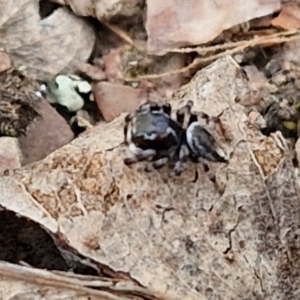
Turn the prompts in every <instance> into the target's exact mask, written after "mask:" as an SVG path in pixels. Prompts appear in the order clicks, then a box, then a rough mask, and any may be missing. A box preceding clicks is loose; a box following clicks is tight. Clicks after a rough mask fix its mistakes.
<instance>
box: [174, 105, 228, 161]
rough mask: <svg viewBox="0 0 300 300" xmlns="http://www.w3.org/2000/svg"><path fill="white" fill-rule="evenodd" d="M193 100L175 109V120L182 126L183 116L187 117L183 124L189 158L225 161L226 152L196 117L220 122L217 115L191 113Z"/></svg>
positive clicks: (193, 159)
mask: <svg viewBox="0 0 300 300" xmlns="http://www.w3.org/2000/svg"><path fill="white" fill-rule="evenodd" d="M193 105H194V103H193V101H188V102H187V104H186V105H185V106H183V107H182V108H181V109H179V110H178V111H177V114H176V117H177V121H178V123H179V124H180V125H181V126H184V122H185V118H186V117H188V121H187V124H186V125H185V127H186V130H185V142H186V145H187V147H188V150H189V158H190V159H191V160H192V161H193V162H199V161H201V160H203V159H204V160H208V161H213V162H227V158H226V154H225V152H224V151H223V150H222V148H221V147H220V146H219V145H218V143H217V141H216V140H215V139H214V137H213V136H212V135H211V134H210V133H209V132H208V131H207V130H206V129H205V128H204V127H203V126H202V125H201V124H200V122H199V121H198V118H202V119H204V120H205V121H206V123H208V122H209V121H213V122H214V123H220V120H219V117H210V116H208V115H207V114H205V113H203V112H200V113H197V114H196V113H193V112H192V111H191V110H192V107H193Z"/></svg>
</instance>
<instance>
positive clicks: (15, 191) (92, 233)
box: [0, 57, 300, 300]
mask: <svg viewBox="0 0 300 300" xmlns="http://www.w3.org/2000/svg"><path fill="white" fill-rule="evenodd" d="M246 93H249V89H248V82H247V81H246V79H245V78H244V77H243V76H242V75H241V72H240V71H239V68H238V66H237V65H236V64H235V63H234V61H233V59H232V58H230V57H224V58H222V59H219V60H218V61H216V62H214V63H213V64H211V65H209V66H208V67H206V68H205V69H202V70H201V71H199V72H198V73H197V74H196V75H195V77H194V78H193V80H192V81H191V82H190V83H189V84H188V85H186V86H184V87H182V88H181V89H180V90H179V91H177V92H176V94H175V95H174V98H173V99H172V100H171V101H170V103H171V104H172V105H173V106H174V108H178V107H180V106H181V105H182V104H184V103H186V101H188V100H193V101H194V102H195V111H204V112H206V113H208V114H210V115H219V114H220V113H221V112H222V111H223V114H222V116H221V122H222V124H223V127H224V129H225V130H226V132H227V133H228V134H230V136H231V142H230V144H228V143H225V142H224V141H223V139H222V138H221V137H220V136H218V139H219V141H220V143H222V145H223V147H224V149H225V150H226V152H227V153H228V154H230V156H231V158H230V162H229V164H228V166H226V165H220V164H213V163H211V164H209V166H210V168H211V169H212V170H213V171H215V173H216V180H217V185H218V186H219V187H220V188H221V190H220V189H216V186H215V185H214V184H213V183H212V182H211V181H210V180H209V179H208V177H207V175H206V174H205V173H203V171H201V166H200V165H194V164H189V166H188V169H187V170H186V172H185V173H184V174H183V175H182V176H181V177H180V178H177V177H173V176H171V174H170V172H171V171H170V170H169V169H168V168H164V169H161V170H159V171H155V172H153V173H150V174H149V173H145V172H143V168H144V165H143V164H142V163H141V164H136V165H134V166H132V167H131V168H128V167H126V166H124V164H123V159H124V158H125V157H127V155H128V149H127V148H125V146H124V145H123V118H124V116H123V115H122V116H120V117H119V118H116V119H115V120H114V121H112V122H110V123H107V124H100V125H99V126H97V127H95V128H93V129H91V130H89V131H88V132H87V133H86V134H84V135H82V136H81V137H79V138H77V139H76V140H75V141H73V142H72V143H71V144H70V145H67V146H65V147H63V148H61V149H59V150H58V151H56V152H55V153H52V154H51V155H49V156H48V157H47V158H46V159H44V160H43V161H41V162H39V163H36V164H33V165H29V166H27V167H25V168H23V169H21V170H19V171H15V172H14V173H11V175H10V176H7V177H0V190H1V193H0V206H1V207H3V208H4V209H7V210H9V211H14V212H16V213H18V214H19V215H22V216H25V217H27V218H29V219H31V220H34V221H35V222H38V223H40V224H41V225H43V228H46V229H47V230H48V231H49V232H51V233H52V234H53V237H54V238H55V239H57V240H59V239H62V240H64V241H67V243H68V245H69V247H71V248H74V249H76V251H78V253H79V254H81V255H83V256H84V257H86V258H89V259H90V260H91V261H92V262H93V263H94V264H97V265H98V266H99V268H103V267H105V268H107V269H109V270H111V272H116V273H118V272H120V273H121V274H123V275H124V276H126V277H127V278H128V280H129V281H130V278H132V281H133V282H135V283H139V284H140V285H142V286H144V287H145V288H146V289H148V292H149V294H155V295H163V296H161V297H158V298H156V299H169V300H171V299H172V300H173V299H174V300H175V299H176V300H177V299H185V300H189V299H192V300H206V299H222V300H223V299H224V300H227V299H235V300H243V299H266V300H271V299H275V298H276V299H294V298H293V295H295V293H297V291H298V287H299V284H300V276H299V274H300V272H299V271H300V266H299V257H300V244H299V243H300V241H299V239H296V238H295V234H297V232H299V229H300V225H299V219H300V218H299V193H298V183H297V182H296V180H295V178H294V177H295V176H294V168H293V164H292V160H291V158H290V157H289V155H288V152H287V151H286V149H285V145H284V142H282V141H281V144H280V145H279V142H278V137H275V136H274V137H273V136H271V137H269V138H268V139H266V137H264V136H263V135H262V134H261V133H260V132H259V131H258V130H257V129H254V128H250V127H249V126H248V119H247V116H246V115H245V114H244V111H243V107H242V106H241V105H239V104H237V103H235V99H236V97H237V95H239V94H246ZM270 149H271V150H272V151H274V150H276V153H275V152H274V153H275V154H276V156H275V157H274V156H272V155H269V154H268V153H267V154H266V155H265V156H264V158H267V159H268V160H269V161H267V162H266V161H265V160H264V159H259V161H258V159H257V157H261V156H263V155H264V153H263V151H269V150H270ZM278 149H280V150H281V151H277V150H278ZM282 149H284V151H282ZM277 152H278V153H277ZM255 154H257V155H255ZM277 154H278V155H277ZM265 163H266V165H264V164H265ZM268 166H272V169H268V174H265V173H264V170H265V169H266V167H268ZM87 241H92V242H87ZM0 270H1V268H0ZM2 280H3V279H2ZM24 280H25V279H24ZM7 284H8V286H9V287H10V288H11V285H9V283H7ZM12 285H13V283H12ZM100 290H101V289H100ZM0 291H1V292H2V293H3V292H5V291H4V290H3V284H0ZM123 291H124V290H123ZM62 295H64V294H63V293H62ZM121 295H127V296H128V295H131V296H133V295H137V294H134V293H133V292H132V291H131V292H130V293H129V292H127V293H126V294H121ZM141 298H142V299H152V298H151V296H149V297H148V298H146V297H143V296H141ZM37 299H40V298H37Z"/></svg>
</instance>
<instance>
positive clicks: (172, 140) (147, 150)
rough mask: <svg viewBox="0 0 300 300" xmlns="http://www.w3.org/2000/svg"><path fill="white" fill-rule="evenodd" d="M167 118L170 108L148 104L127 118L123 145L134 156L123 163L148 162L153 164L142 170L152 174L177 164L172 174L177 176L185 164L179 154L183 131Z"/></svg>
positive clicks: (181, 155)
mask: <svg viewBox="0 0 300 300" xmlns="http://www.w3.org/2000/svg"><path fill="white" fill-rule="evenodd" d="M170 114H171V106H170V105H169V104H164V105H162V106H160V105H158V104H157V103H152V102H150V103H146V104H143V105H142V106H140V108H139V109H138V110H136V111H135V112H133V113H130V114H129V115H127V116H126V118H125V123H126V124H125V127H124V136H125V143H126V144H127V145H129V149H130V151H131V152H132V153H133V155H134V156H132V157H130V158H126V159H125V160H124V163H125V164H126V165H130V164H133V163H136V162H138V161H144V160H147V161H151V162H153V163H152V164H148V165H147V166H146V169H145V170H146V171H151V170H152V169H153V168H154V169H158V168H161V167H163V166H164V165H165V164H167V163H168V162H169V161H172V162H175V163H176V164H175V173H178V172H179V169H181V162H182V161H185V160H187V157H186V156H187V155H185V156H184V155H183V154H184V153H183V151H181V145H182V140H183V138H184V130H183V128H182V127H181V126H180V124H178V123H177V122H176V121H174V120H172V118H171V116H170ZM183 156H184V157H183ZM177 170H178V171H177Z"/></svg>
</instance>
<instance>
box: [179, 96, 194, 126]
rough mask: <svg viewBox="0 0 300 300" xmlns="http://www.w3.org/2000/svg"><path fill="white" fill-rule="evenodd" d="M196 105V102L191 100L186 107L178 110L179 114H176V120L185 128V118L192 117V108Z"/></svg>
mask: <svg viewBox="0 0 300 300" xmlns="http://www.w3.org/2000/svg"><path fill="white" fill-rule="evenodd" d="M193 105H194V102H193V101H191V100H189V101H188V102H187V103H186V105H184V106H183V107H182V108H180V109H178V110H177V112H176V120H177V122H178V123H179V124H180V125H181V126H183V124H184V120H185V117H186V116H187V115H190V114H191V111H192V107H193Z"/></svg>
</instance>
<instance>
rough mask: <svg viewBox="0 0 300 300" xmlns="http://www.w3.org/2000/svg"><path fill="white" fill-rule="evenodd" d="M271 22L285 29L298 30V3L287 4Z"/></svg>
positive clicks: (299, 19) (299, 26)
mask: <svg viewBox="0 0 300 300" xmlns="http://www.w3.org/2000/svg"><path fill="white" fill-rule="evenodd" d="M271 24H272V25H273V26H275V27H278V28H280V29H285V30H297V29H299V28H300V7H299V5H297V3H290V4H287V5H285V6H284V7H283V8H282V10H281V12H280V14H279V16H278V17H277V18H275V19H273V20H272V22H271Z"/></svg>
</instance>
